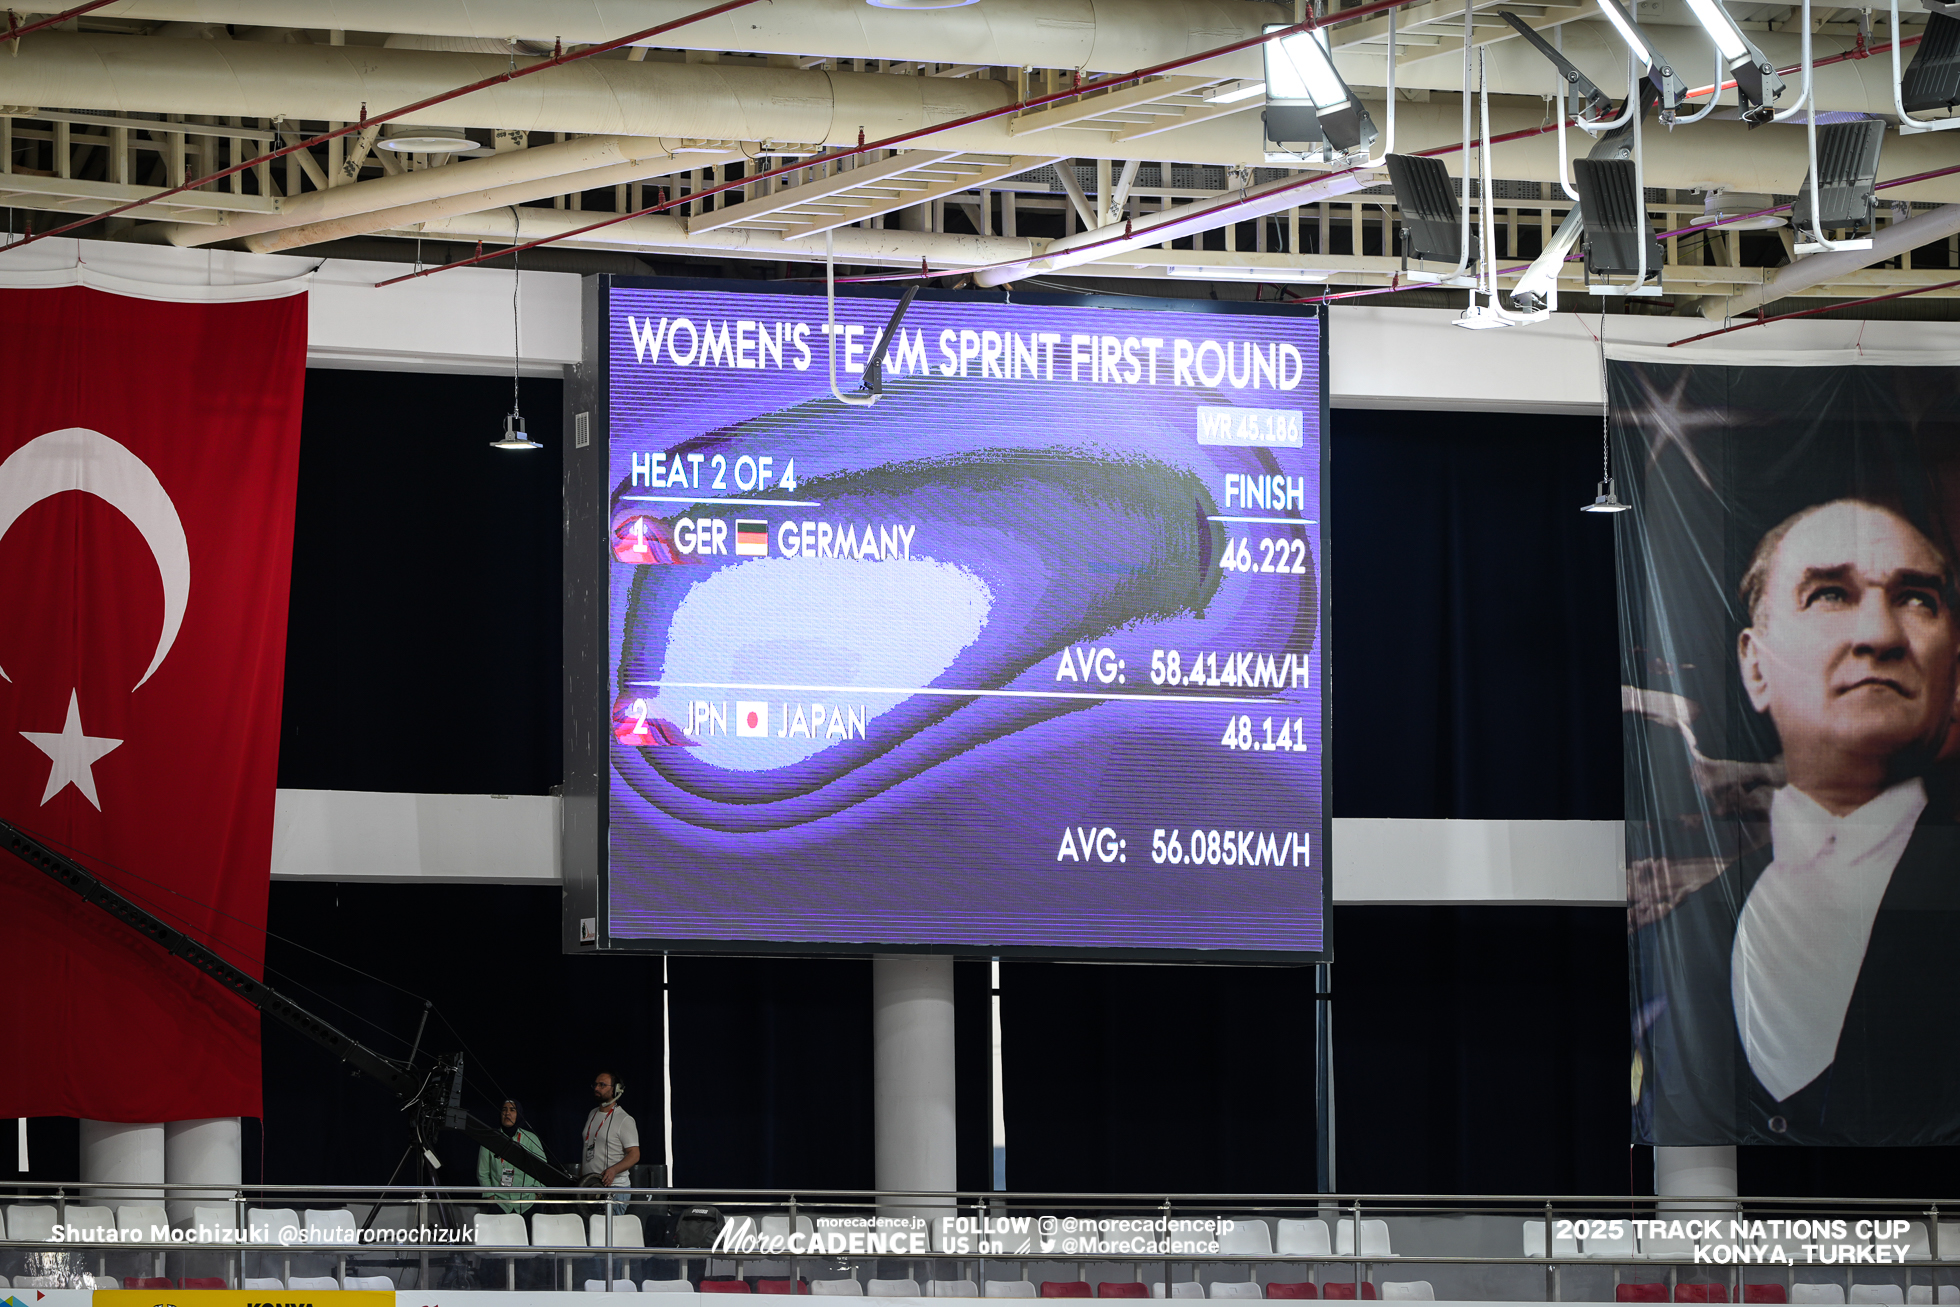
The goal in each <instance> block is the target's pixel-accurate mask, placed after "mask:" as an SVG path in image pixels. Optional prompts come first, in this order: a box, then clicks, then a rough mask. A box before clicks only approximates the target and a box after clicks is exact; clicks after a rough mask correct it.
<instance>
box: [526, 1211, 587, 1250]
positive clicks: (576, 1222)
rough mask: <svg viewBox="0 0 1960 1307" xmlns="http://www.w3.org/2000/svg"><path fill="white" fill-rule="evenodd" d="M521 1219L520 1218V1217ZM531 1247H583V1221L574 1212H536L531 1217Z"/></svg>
mask: <svg viewBox="0 0 1960 1307" xmlns="http://www.w3.org/2000/svg"><path fill="white" fill-rule="evenodd" d="M520 1219H521V1218H520ZM531 1246H532V1247H533V1248H583V1247H585V1222H584V1221H581V1220H580V1219H579V1218H578V1214H577V1213H576V1212H537V1213H534V1214H533V1215H532V1217H531Z"/></svg>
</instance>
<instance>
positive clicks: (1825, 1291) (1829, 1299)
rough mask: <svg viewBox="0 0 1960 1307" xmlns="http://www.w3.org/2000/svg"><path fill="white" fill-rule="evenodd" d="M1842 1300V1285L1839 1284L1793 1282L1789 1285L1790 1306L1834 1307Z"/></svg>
mask: <svg viewBox="0 0 1960 1307" xmlns="http://www.w3.org/2000/svg"><path fill="white" fill-rule="evenodd" d="M1843 1301H1844V1286H1843V1285H1841V1284H1793V1285H1791V1286H1790V1302H1791V1304H1792V1307H1835V1304H1839V1303H1842V1302H1843Z"/></svg>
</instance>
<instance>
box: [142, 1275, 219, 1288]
mask: <svg viewBox="0 0 1960 1307" xmlns="http://www.w3.org/2000/svg"><path fill="white" fill-rule="evenodd" d="M176 1287H177V1282H176V1281H175V1280H173V1279H170V1278H169V1277H167V1276H162V1275H151V1276H135V1277H132V1278H130V1279H127V1280H124V1281H123V1288H125V1289H174V1288H176ZM219 1287H220V1288H223V1287H224V1286H222V1285H220V1286H219Z"/></svg>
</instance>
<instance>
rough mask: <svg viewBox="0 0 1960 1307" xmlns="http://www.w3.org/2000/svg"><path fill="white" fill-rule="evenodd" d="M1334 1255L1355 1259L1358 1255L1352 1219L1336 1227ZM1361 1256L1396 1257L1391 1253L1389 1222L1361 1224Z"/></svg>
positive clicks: (1364, 1222) (1366, 1222) (1365, 1222)
mask: <svg viewBox="0 0 1960 1307" xmlns="http://www.w3.org/2000/svg"><path fill="white" fill-rule="evenodd" d="M1334 1255H1335V1256H1337V1257H1353V1256H1356V1255H1357V1254H1356V1253H1355V1250H1354V1221H1353V1220H1352V1219H1350V1220H1346V1221H1342V1222H1341V1223H1340V1225H1338V1226H1337V1227H1335V1230H1334ZM1359 1255H1360V1256H1362V1257H1393V1256H1395V1254H1394V1253H1393V1252H1391V1251H1389V1247H1388V1222H1387V1221H1363V1222H1362V1223H1361V1252H1360V1253H1359Z"/></svg>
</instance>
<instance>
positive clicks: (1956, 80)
mask: <svg viewBox="0 0 1960 1307" xmlns="http://www.w3.org/2000/svg"><path fill="white" fill-rule="evenodd" d="M1899 95H1900V97H1901V99H1903V101H1904V102H1905V106H1906V112H1907V113H1924V112H1926V111H1927V110H1928V109H1950V108H1952V107H1953V106H1954V105H1956V104H1960V18H1955V17H1954V16H1953V15H1951V14H1944V13H1939V12H1937V11H1935V10H1928V11H1927V13H1926V35H1925V36H1924V37H1923V38H1922V39H1921V40H1920V42H1919V48H1918V49H1917V50H1915V51H1913V52H1912V62H1911V63H1909V64H1907V65H1906V74H1905V76H1904V77H1901V78H1900V79H1899ZM1819 148H1820V149H1821V148H1822V147H1821V146H1820V147H1819Z"/></svg>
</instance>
